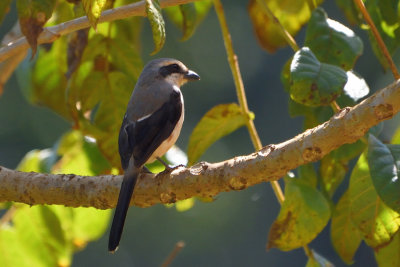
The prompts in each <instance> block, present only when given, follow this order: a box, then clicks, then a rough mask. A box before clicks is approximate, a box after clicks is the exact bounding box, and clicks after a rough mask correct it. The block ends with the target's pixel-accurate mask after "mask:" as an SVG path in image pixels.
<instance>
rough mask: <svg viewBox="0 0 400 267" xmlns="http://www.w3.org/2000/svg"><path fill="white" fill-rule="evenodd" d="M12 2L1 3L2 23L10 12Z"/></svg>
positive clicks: (6, 0)
mask: <svg viewBox="0 0 400 267" xmlns="http://www.w3.org/2000/svg"><path fill="white" fill-rule="evenodd" d="M10 4H11V0H2V1H0V23H1V22H2V21H3V19H4V17H5V15H6V14H7V13H8V12H9V11H10Z"/></svg>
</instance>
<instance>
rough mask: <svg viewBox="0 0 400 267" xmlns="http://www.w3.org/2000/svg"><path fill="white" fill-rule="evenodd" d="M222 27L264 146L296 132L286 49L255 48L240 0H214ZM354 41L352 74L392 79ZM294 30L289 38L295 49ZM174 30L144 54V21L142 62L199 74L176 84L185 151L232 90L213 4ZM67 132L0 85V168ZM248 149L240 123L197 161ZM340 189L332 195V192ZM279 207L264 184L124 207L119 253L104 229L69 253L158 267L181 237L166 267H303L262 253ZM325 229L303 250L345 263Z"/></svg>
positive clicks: (299, 254) (77, 262)
mask: <svg viewBox="0 0 400 267" xmlns="http://www.w3.org/2000/svg"><path fill="white" fill-rule="evenodd" d="M223 4H224V7H225V13H226V17H227V20H228V26H229V30H230V32H231V35H232V40H233V44H234V48H235V52H236V54H237V55H238V58H239V65H240V69H241V73H242V76H243V80H244V85H245V88H246V93H247V98H248V102H249V108H250V109H251V110H252V111H253V112H254V113H255V115H256V118H255V125H256V127H257V130H258V132H259V135H260V138H261V140H262V142H263V144H264V145H267V144H271V143H279V142H282V141H285V140H287V139H289V138H291V137H293V136H295V135H297V134H299V133H301V132H302V119H301V118H291V117H290V116H289V115H288V110H287V102H288V95H287V94H286V93H285V92H284V90H283V86H282V84H281V82H280V72H281V70H282V67H283V65H284V64H285V62H286V61H287V60H288V59H289V57H291V56H292V55H293V52H292V50H291V49H290V48H289V47H287V48H284V49H281V50H279V51H278V52H277V53H275V54H269V53H267V52H265V51H264V50H262V49H261V48H260V46H259V45H258V44H257V40H256V39H255V36H254V34H253V29H252V25H251V22H250V18H249V16H248V13H247V4H248V2H247V1H233V0H230V1H223ZM322 7H323V8H324V9H325V10H326V12H327V13H328V16H329V17H330V18H332V19H335V20H338V21H340V22H341V23H343V24H345V25H347V26H349V27H351V25H348V22H347V21H346V20H345V18H344V16H343V13H342V12H341V11H340V10H339V9H338V8H337V7H336V5H335V3H334V1H326V2H325V3H324V4H323V5H322ZM15 14H16V13H15V6H14V7H13V9H12V10H11V12H10V13H9V14H8V16H7V17H6V18H5V21H4V22H3V24H2V26H1V27H0V37H2V36H3V35H4V34H5V33H7V32H8V30H9V29H10V27H11V26H12V25H13V24H14V23H15V20H16V15H15ZM353 30H355V31H356V33H357V34H358V35H359V36H360V37H361V38H362V39H363V41H364V53H363V55H362V56H361V58H360V59H359V60H358V62H357V65H356V69H355V70H356V71H357V72H358V73H359V74H361V76H362V77H364V78H365V79H366V81H367V83H368V85H369V86H370V89H371V91H376V90H377V89H379V88H381V87H384V86H386V85H387V84H389V83H390V82H391V81H393V78H392V76H391V75H390V73H386V74H385V73H384V71H383V69H382V68H381V67H380V64H379V63H378V61H377V60H376V58H375V57H374V55H373V54H372V50H371V47H370V45H369V42H368V39H367V35H366V33H365V32H362V31H359V30H358V29H353ZM304 32H305V31H304V29H303V30H302V31H301V32H300V34H299V35H298V36H297V37H296V40H297V42H298V43H299V45H300V46H301V44H302V42H303V39H304ZM180 38H181V32H180V31H179V30H178V29H177V28H176V27H175V26H174V25H172V24H171V23H170V22H168V21H167V41H166V44H165V47H164V48H163V49H162V51H161V52H160V53H159V54H157V55H156V56H154V57H151V56H150V55H149V54H150V53H151V52H152V50H153V44H152V37H151V31H150V26H149V24H148V22H146V23H145V25H144V27H143V32H142V41H143V44H144V45H143V48H142V58H143V62H147V61H149V60H151V59H153V58H155V57H173V58H177V59H180V60H182V61H183V62H184V63H185V64H186V65H187V66H188V67H189V68H191V69H192V70H194V71H196V72H197V73H199V75H200V76H201V81H200V82H196V83H191V84H189V85H186V86H185V87H183V94H184V98H185V106H186V113H185V123H184V125H183V130H182V133H181V136H180V138H179V140H178V142H177V145H178V146H179V147H180V148H181V149H183V150H186V148H187V144H188V140H189V136H190V133H191V131H192V130H193V128H194V127H195V125H196V124H197V122H198V121H199V120H200V118H201V117H202V116H203V115H204V113H206V112H207V111H208V110H209V109H210V108H211V107H213V106H215V105H217V104H220V103H231V102H236V94H235V88H234V84H233V80H232V76H231V72H230V69H229V66H228V63H227V58H226V52H225V49H224V46H223V41H222V36H221V32H220V28H219V23H218V20H217V17H216V15H215V12H214V10H213V9H211V10H210V12H209V14H208V16H207V17H206V18H205V20H204V21H203V23H202V24H201V25H200V26H199V27H198V29H197V32H196V33H195V34H194V36H193V37H192V38H190V39H189V40H188V41H186V42H180V41H179V40H180ZM396 121H398V120H397V119H396V118H395V119H394V120H392V121H390V122H388V123H386V125H385V130H384V132H383V136H384V137H385V136H386V137H387V138H389V137H390V135H391V133H392V127H391V125H394V124H396ZM69 128H70V125H69V123H68V122H66V121H64V120H63V119H62V118H61V117H58V116H57V115H55V114H54V113H53V112H51V111H50V110H48V109H45V108H41V107H37V106H32V105H31V104H30V103H28V102H27V100H26V99H25V98H24V96H23V92H22V90H21V89H20V88H19V86H18V83H17V80H16V77H15V75H14V76H13V77H12V78H11V79H10V80H9V82H8V83H7V84H6V86H5V89H4V93H3V95H2V96H1V97H0V165H1V166H5V167H7V168H15V167H16V166H17V164H18V163H19V161H20V160H21V158H22V157H23V156H24V155H25V154H26V153H27V152H28V151H30V150H32V149H42V148H47V147H51V146H53V145H54V143H55V142H56V141H57V140H58V139H59V138H60V137H61V135H62V134H63V133H65V132H66V131H67V130H68V129H69ZM252 151H253V149H252V144H251V141H250V138H249V135H248V133H247V131H246V129H244V128H242V129H239V130H238V131H236V132H235V133H233V134H231V135H230V136H227V137H225V138H223V139H222V140H220V141H218V142H217V143H216V144H214V145H213V146H212V147H211V148H210V149H209V150H208V151H207V152H206V153H205V155H204V156H203V157H202V158H201V159H202V160H206V161H210V162H218V161H222V160H225V159H228V158H231V157H233V156H237V155H243V154H248V153H251V152H252ZM341 192H343V191H341V190H340V189H339V190H338V192H337V194H336V195H337V196H336V198H337V197H339V196H340V194H341ZM278 212H279V204H278V201H277V200H276V199H275V196H274V194H273V192H272V190H271V187H270V185H269V184H267V183H262V184H259V185H256V186H253V187H250V188H247V189H246V190H244V191H240V192H229V193H221V194H219V195H218V196H217V197H216V199H215V201H214V202H212V203H203V202H200V201H196V203H195V205H194V207H193V208H192V209H190V210H189V211H187V212H178V211H176V209H175V208H166V207H164V206H162V205H157V206H154V207H150V208H145V209H143V208H136V207H133V208H131V209H130V210H129V214H128V218H127V222H126V227H125V231H124V235H123V239H122V242H121V245H120V249H119V250H118V252H117V253H116V254H115V255H111V254H109V253H108V251H107V239H108V232H107V233H106V234H105V235H104V236H103V237H102V238H101V239H100V240H98V241H97V242H93V243H89V244H88V246H87V247H86V248H85V249H84V250H83V251H81V252H78V253H77V254H75V257H74V260H73V265H72V266H75V267H78V266H159V265H160V264H161V263H162V262H163V261H164V260H165V258H166V257H167V256H168V254H169V253H170V252H171V251H172V250H173V248H174V246H175V244H176V242H178V241H180V240H183V241H184V242H185V243H186V246H185V247H184V249H183V250H182V251H181V252H180V254H179V255H178V256H177V258H176V259H175V260H174V262H173V264H172V266H305V264H306V260H307V259H306V256H305V254H304V252H303V250H301V249H298V250H294V251H291V252H281V251H279V250H276V249H272V250H270V251H266V250H265V245H266V242H267V237H268V232H269V228H270V226H271V224H272V222H273V221H274V219H275V218H276V216H277V214H278ZM328 230H329V225H328V226H327V227H326V229H325V230H324V231H323V232H322V233H321V234H320V236H319V237H318V238H317V239H316V240H314V241H313V242H312V243H311V245H310V247H311V248H312V249H314V250H316V251H317V252H318V253H319V254H321V255H323V256H324V257H326V258H327V259H329V260H330V261H331V262H332V263H334V264H335V265H336V266H346V265H345V264H344V263H343V262H342V261H341V260H340V258H339V257H338V256H337V255H336V253H335V252H334V250H333V247H332V245H331V244H330V240H329V231H328ZM353 266H376V263H375V260H374V257H373V251H372V250H371V249H369V248H367V247H366V246H365V245H362V246H361V247H360V249H359V250H358V252H357V254H356V256H355V263H354V265H353Z"/></svg>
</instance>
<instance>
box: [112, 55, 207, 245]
mask: <svg viewBox="0 0 400 267" xmlns="http://www.w3.org/2000/svg"><path fill="white" fill-rule="evenodd" d="M199 79H200V76H199V75H198V74H197V73H195V72H193V71H191V70H189V69H188V68H187V67H186V66H185V65H183V63H182V62H180V61H178V60H176V59H171V58H160V59H155V60H153V61H150V62H149V63H148V64H147V65H146V66H145V67H144V69H143V71H142V73H141V74H140V77H139V79H138V81H137V83H136V86H135V89H134V90H133V93H132V96H131V99H130V100H129V103H128V108H127V110H126V113H125V116H124V119H123V121H122V125H121V129H120V132H119V138H118V144H119V154H120V157H121V165H122V168H123V170H124V178H123V180H122V184H121V191H120V193H119V197H118V203H117V207H116V209H115V213H114V219H113V222H112V225H111V231H110V238H109V242H108V250H109V251H110V252H114V251H115V250H116V249H117V248H118V245H119V241H120V240H121V235H122V230H123V227H124V223H125V218H126V213H127V211H128V207H129V203H130V200H131V197H132V193H133V189H134V187H135V184H136V180H137V177H138V175H139V174H140V172H141V171H142V169H143V166H144V164H145V163H151V162H153V161H155V160H156V159H159V157H161V156H162V155H164V154H165V153H166V152H167V151H168V149H169V148H170V147H171V146H172V145H173V144H175V142H176V140H177V139H178V136H179V134H180V131H181V128H182V123H183V118H184V108H183V97H182V93H181V90H180V87H181V86H182V85H183V84H185V83H186V82H187V81H194V80H199Z"/></svg>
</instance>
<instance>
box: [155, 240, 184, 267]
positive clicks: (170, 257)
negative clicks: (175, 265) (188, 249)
mask: <svg viewBox="0 0 400 267" xmlns="http://www.w3.org/2000/svg"><path fill="white" fill-rule="evenodd" d="M184 247H185V242H183V241H179V242H177V243H176V244H175V247H174V249H173V250H172V251H171V253H170V254H169V255H168V257H167V258H166V259H165V261H164V262H163V264H162V265H161V267H167V266H169V265H170V264H171V263H172V262H173V261H174V259H175V258H176V256H177V255H178V253H179V252H180V251H181V250H182V249H183V248H184Z"/></svg>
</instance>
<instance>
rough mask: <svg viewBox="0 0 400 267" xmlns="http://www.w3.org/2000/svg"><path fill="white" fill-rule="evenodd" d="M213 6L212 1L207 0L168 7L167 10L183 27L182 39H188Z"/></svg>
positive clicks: (175, 21)
mask: <svg viewBox="0 0 400 267" xmlns="http://www.w3.org/2000/svg"><path fill="white" fill-rule="evenodd" d="M211 6H212V1H210V0H205V1H198V2H195V3H188V4H183V5H179V6H171V7H167V8H166V9H165V11H166V12H167V15H168V17H169V18H170V19H171V21H172V22H173V23H174V24H175V25H177V26H178V27H179V28H181V30H182V33H183V36H182V41H186V40H187V39H189V38H190V37H191V36H192V35H193V34H194V32H195V31H196V28H197V26H198V25H199V24H200V22H201V21H202V20H203V19H204V17H205V16H206V15H207V13H208V11H209V10H210V7H211Z"/></svg>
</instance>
